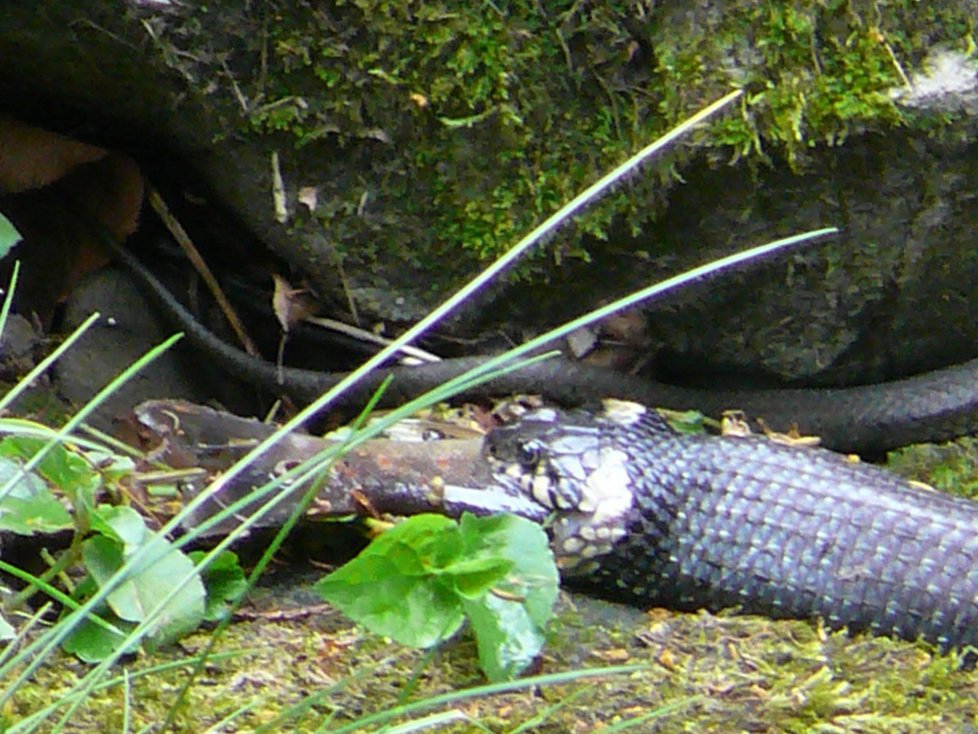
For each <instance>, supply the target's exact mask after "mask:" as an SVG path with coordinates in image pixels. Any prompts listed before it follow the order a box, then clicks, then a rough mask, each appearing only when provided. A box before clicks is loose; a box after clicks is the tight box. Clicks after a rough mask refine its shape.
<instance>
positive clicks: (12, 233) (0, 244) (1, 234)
mask: <svg viewBox="0 0 978 734" xmlns="http://www.w3.org/2000/svg"><path fill="white" fill-rule="evenodd" d="M22 239H23V238H22V237H21V235H20V232H18V231H17V228H16V227H15V226H14V225H13V222H11V221H10V220H9V219H7V218H6V217H5V216H4V215H3V214H0V258H3V257H6V256H7V255H8V254H9V253H10V251H11V250H12V249H14V245H16V244H17V243H18V242H20V241H21V240H22Z"/></svg>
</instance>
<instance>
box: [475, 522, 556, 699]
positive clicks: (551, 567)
mask: <svg viewBox="0 0 978 734" xmlns="http://www.w3.org/2000/svg"><path fill="white" fill-rule="evenodd" d="M460 527H461V532H462V537H463V541H464V543H465V545H466V549H465V555H466V557H468V558H479V557H485V556H490V557H494V558H503V559H506V560H507V561H509V562H510V564H511V566H510V569H509V572H508V573H507V575H506V578H505V579H504V580H503V581H502V582H501V583H499V584H497V585H496V586H495V587H494V588H493V590H491V591H490V592H489V593H487V594H485V595H483V596H482V597H481V598H478V599H472V598H470V599H466V600H465V602H464V605H465V612H466V615H467V616H468V618H469V621H470V623H471V625H472V630H473V632H474V633H475V636H476V641H477V643H478V646H479V662H480V664H481V666H482V669H483V671H485V673H486V676H487V677H488V678H489V679H490V680H492V681H500V680H507V679H510V678H513V677H515V676H516V675H518V674H519V673H520V671H522V670H523V669H525V668H526V666H527V665H529V664H530V663H531V662H532V661H533V659H534V658H535V657H536V656H537V655H538V654H539V652H540V650H541V649H542V648H543V644H544V642H545V637H544V630H545V628H546V625H547V622H548V621H549V619H550V617H551V615H552V613H553V605H554V602H555V601H556V599H557V592H558V589H559V581H560V578H559V574H558V572H557V567H556V564H555V563H554V560H553V555H552V553H551V551H550V546H549V543H548V540H547V535H546V533H545V532H544V531H543V529H542V528H541V527H540V526H539V525H537V524H536V523H534V522H531V521H529V520H526V519H524V518H520V517H516V516H514V515H494V516H492V517H475V516H474V515H470V514H465V515H463V516H462V520H461V525H460Z"/></svg>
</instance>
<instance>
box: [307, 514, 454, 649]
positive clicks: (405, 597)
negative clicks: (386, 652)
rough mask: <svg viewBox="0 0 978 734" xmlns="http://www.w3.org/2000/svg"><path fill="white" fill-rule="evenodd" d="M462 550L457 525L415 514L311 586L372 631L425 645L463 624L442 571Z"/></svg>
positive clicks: (410, 642)
mask: <svg viewBox="0 0 978 734" xmlns="http://www.w3.org/2000/svg"><path fill="white" fill-rule="evenodd" d="M460 551H461V539H460V537H459V532H458V526H457V525H456V524H455V522H453V521H452V520H450V519H448V518H447V517H443V516H441V515H416V516H415V517H411V518H409V519H407V520H405V521H404V522H402V523H400V524H399V525H397V526H395V527H394V528H392V529H391V530H388V531H387V532H386V533H384V534H383V535H381V536H380V537H378V538H377V539H375V540H374V541H373V543H371V544H370V545H369V546H368V547H367V548H366V549H365V550H364V551H363V552H362V553H361V554H360V555H359V556H357V557H356V558H354V559H353V560H352V561H350V562H349V563H348V564H346V565H345V566H343V567H342V568H339V569H337V570H336V571H334V572H333V573H331V574H329V575H328V576H326V577H325V578H324V579H322V580H321V581H320V582H319V583H318V584H317V585H316V590H317V591H318V592H319V593H320V595H321V596H322V597H323V598H324V599H325V600H326V601H328V602H330V603H331V604H335V605H336V606H337V607H339V608H340V609H341V610H342V611H343V613H344V614H346V615H347V616H348V617H350V618H351V619H353V620H355V621H357V622H359V623H360V624H362V625H363V626H364V627H366V628H367V629H369V630H370V631H371V632H373V633H375V634H378V635H386V636H387V637H390V638H392V639H394V640H396V641H398V642H400V643H401V644H403V645H410V646H412V647H430V646H432V645H434V644H436V643H437V642H438V641H439V640H442V639H444V638H445V637H448V636H449V635H452V634H454V632H455V631H456V630H457V629H458V628H459V627H460V626H461V625H462V622H463V620H464V615H463V613H462V605H461V602H460V601H459V598H458V596H457V594H456V593H455V591H454V590H453V588H452V584H451V583H446V582H445V581H444V580H443V579H442V578H441V573H440V572H441V571H442V570H443V569H444V568H445V567H446V566H448V565H450V564H451V563H454V562H455V561H456V559H457V558H458V556H459V553H460Z"/></svg>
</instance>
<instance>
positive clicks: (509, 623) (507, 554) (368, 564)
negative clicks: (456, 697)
mask: <svg viewBox="0 0 978 734" xmlns="http://www.w3.org/2000/svg"><path fill="white" fill-rule="evenodd" d="M558 582H559V576H558V573H557V568H556V565H555V564H554V561H553V556H552V554H551V553H550V547H549V545H548V541H547V535H546V533H545V532H544V531H543V529H542V528H540V526H539V525H537V524H536V523H533V522H530V521H529V520H524V519H522V518H519V517H515V516H510V515H496V516H493V517H476V516H474V515H470V514H465V515H463V516H462V519H461V522H460V523H459V524H455V523H454V522H453V521H451V520H448V519H447V518H444V517H441V516H439V515H420V516H418V517H413V518H409V519H407V520H405V521H404V522H402V523H401V524H400V525H398V526H397V527H395V528H394V529H393V530H390V531H388V532H387V533H385V534H384V535H382V536H380V537H379V538H378V539H376V540H375V541H374V542H373V543H372V544H371V545H370V546H369V547H368V548H367V549H366V550H365V551H364V552H363V553H361V554H360V555H359V556H358V557H357V558H355V559H354V560H353V561H351V562H350V563H349V564H347V565H346V566H344V567H343V568H341V569H339V570H337V571H334V572H333V573H332V574H330V575H329V576H327V577H326V578H325V579H323V580H322V581H320V582H319V584H318V585H317V589H318V590H319V592H320V594H322V596H323V598H325V599H326V600H327V601H329V602H331V603H333V604H335V605H336V606H338V607H339V608H340V609H341V610H342V611H343V612H344V613H345V614H346V615H347V616H349V617H351V618H352V619H354V620H356V621H357V622H359V623H361V624H363V625H364V626H365V627H367V628H368V629H369V630H371V631H372V632H374V633H376V634H382V635H387V636H388V637H391V638H393V639H395V640H397V641H398V642H401V643H402V644H406V645H413V646H418V647H428V646H430V645H433V644H435V643H437V642H438V641H439V640H441V639H444V638H445V637H446V636H448V635H449V634H451V633H453V632H454V631H455V630H456V629H458V627H459V626H460V625H461V623H462V621H463V619H464V617H465V616H468V618H469V620H470V621H471V623H472V628H473V630H474V631H475V634H476V638H477V641H478V645H479V659H480V662H481V664H482V667H483V670H484V671H485V672H486V675H487V676H489V678H490V679H492V680H505V679H508V678H512V677H513V676H515V675H517V674H518V673H519V672H520V671H521V670H523V669H524V668H525V667H526V666H527V665H528V664H529V663H530V662H532V660H533V659H534V657H536V655H537V654H539V652H540V649H541V648H542V647H543V643H544V629H545V628H546V624H547V622H548V621H549V619H550V615H551V613H552V610H553V604H554V601H555V600H556V598H557V590H558Z"/></svg>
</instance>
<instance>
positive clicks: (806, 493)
mask: <svg viewBox="0 0 978 734" xmlns="http://www.w3.org/2000/svg"><path fill="white" fill-rule="evenodd" d="M612 402H614V401H612ZM640 412H641V411H639V410H638V409H637V408H627V409H624V410H623V409H622V407H621V406H620V405H619V406H617V407H612V409H611V413H610V414H602V415H598V414H593V413H588V412H585V411H575V412H560V411H550V410H544V411H540V412H537V413H533V414H530V415H528V416H526V417H524V418H522V419H521V420H520V421H519V422H517V423H516V424H513V425H511V426H507V427H503V428H500V429H497V430H495V431H493V432H492V433H491V434H490V436H489V437H488V439H487V443H486V451H487V455H488V456H489V457H490V460H491V461H492V462H493V463H494V464H495V465H496V467H497V468H496V477H497V481H498V482H499V483H500V484H501V485H502V486H505V487H507V488H508V490H509V491H510V492H513V493H515V494H519V493H523V494H524V495H528V496H531V497H535V498H536V499H537V501H541V504H543V505H544V506H549V507H551V509H553V516H552V517H553V520H552V524H551V534H552V539H553V546H554V550H555V554H556V555H557V557H558V562H559V563H560V564H561V565H562V566H563V568H564V569H565V574H566V575H567V577H568V578H569V579H573V580H574V581H575V582H576V583H577V584H580V585H582V586H584V587H586V588H587V589H589V590H591V591H595V592H597V593H599V594H601V595H603V596H610V597H612V598H616V599H619V600H623V601H628V602H631V603H638V604H641V605H662V606H667V607H670V608H674V609H687V610H691V609H699V608H706V609H709V610H713V611H716V610H720V609H724V608H729V607H738V608H740V609H741V610H743V611H744V612H748V613H756V614H763V615H766V616H771V617H795V618H813V617H821V618H822V619H824V620H825V622H826V623H827V624H828V625H829V626H830V627H833V628H838V627H849V628H850V629H852V630H871V631H872V632H874V633H877V634H884V635H892V636H895V637H901V638H905V639H916V638H918V637H920V638H923V639H925V640H928V641H931V642H934V643H936V644H938V645H939V646H941V647H942V648H944V649H948V648H953V647H962V646H967V645H976V644H978V503H976V502H973V501H970V500H966V499H962V498H956V497H952V496H949V495H945V494H941V493H938V492H935V491H929V490H926V489H921V488H917V487H915V486H913V485H911V484H910V483H908V482H906V481H904V480H902V479H899V478H897V477H895V476H894V475H892V474H890V473H889V472H887V471H885V470H883V469H880V468H878V467H875V466H870V465H866V464H861V463H853V462H851V461H849V460H848V459H847V458H845V457H843V456H840V455H838V454H834V453H832V452H829V451H825V450H823V449H812V448H799V447H792V446H786V445H782V444H778V443H774V442H772V441H771V440H769V439H766V438H763V437H756V436H749V437H714V436H704V435H683V434H678V433H676V432H674V431H673V430H671V429H670V428H669V427H668V426H666V425H665V424H664V423H663V422H662V420H661V419H660V418H659V417H658V416H657V414H645V415H639V413H640ZM609 415H610V417H609ZM588 456H590V457H591V458H590V459H589V458H587V457H588ZM581 457H585V458H584V461H583V463H582V461H581ZM507 469H508V471H507ZM575 475H576V476H575ZM534 477H536V479H535V480H534V479H533V478H534ZM602 477H604V479H602ZM589 482H590V483H589ZM616 485H617V486H618V488H617V489H616ZM622 488H624V489H625V491H626V494H627V495H628V498H629V499H630V501H631V504H630V506H628V507H623V505H622V495H621V493H620V491H619V490H620V489H622ZM534 489H535V490H536V491H534ZM602 494H603V495H605V497H604V498H603V499H599V501H595V502H594V503H593V504H595V505H597V507H598V508H599V509H598V511H597V512H592V511H591V508H589V507H585V508H584V509H585V510H586V511H584V512H580V511H579V509H578V508H580V507H581V506H582V503H584V504H585V505H586V504H587V502H588V500H589V498H591V499H593V498H594V497H595V496H596V495H602ZM602 507H603V508H604V510H602V509H601V508H602ZM616 508H617V511H616ZM602 512H604V514H605V516H604V517H601V514H602ZM602 527H603V528H606V529H607V530H605V531H601V530H600V529H599V528H602ZM615 530H617V531H618V532H617V535H618V536H620V539H619V540H617V542H615V540H614V536H615ZM608 533H611V535H612V537H611V539H610V540H605V541H602V540H601V539H600V536H601V535H602V534H606V535H607V534H608ZM587 538H595V539H596V540H593V541H591V540H588V539H587ZM588 548H593V549H595V551H596V552H597V555H595V556H594V557H592V558H585V556H586V555H587V554H588V550H586V549H588Z"/></svg>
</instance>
